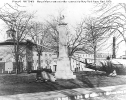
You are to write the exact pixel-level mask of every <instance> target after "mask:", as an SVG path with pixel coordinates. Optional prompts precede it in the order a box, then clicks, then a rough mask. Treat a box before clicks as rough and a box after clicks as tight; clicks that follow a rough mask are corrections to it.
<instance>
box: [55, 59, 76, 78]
mask: <svg viewBox="0 0 126 100" xmlns="http://www.w3.org/2000/svg"><path fill="white" fill-rule="evenodd" d="M55 76H56V78H57V79H75V78H76V76H75V75H73V72H72V71H71V69H70V61H69V58H67V57H64V58H60V59H58V61H57V70H56V73H55Z"/></svg>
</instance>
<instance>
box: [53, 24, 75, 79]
mask: <svg viewBox="0 0 126 100" xmlns="http://www.w3.org/2000/svg"><path fill="white" fill-rule="evenodd" d="M58 32H59V57H58V61H57V70H56V73H55V76H56V78H57V79H75V78H76V76H75V75H73V72H72V71H71V69H70V60H69V58H68V49H67V24H66V23H64V22H60V23H59V25H58Z"/></svg>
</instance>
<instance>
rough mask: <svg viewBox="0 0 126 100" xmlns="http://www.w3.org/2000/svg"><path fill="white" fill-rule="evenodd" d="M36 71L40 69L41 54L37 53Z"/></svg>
mask: <svg viewBox="0 0 126 100" xmlns="http://www.w3.org/2000/svg"><path fill="white" fill-rule="evenodd" d="M38 69H41V53H38Z"/></svg>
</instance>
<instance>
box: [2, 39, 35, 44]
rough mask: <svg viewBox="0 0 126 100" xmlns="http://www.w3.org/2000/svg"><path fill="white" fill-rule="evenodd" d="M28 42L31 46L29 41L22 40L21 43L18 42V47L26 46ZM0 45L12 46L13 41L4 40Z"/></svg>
mask: <svg viewBox="0 0 126 100" xmlns="http://www.w3.org/2000/svg"><path fill="white" fill-rule="evenodd" d="M28 42H30V43H31V44H33V43H32V42H31V41H29V40H23V41H21V42H19V45H26V44H27V43H28ZM0 45H14V40H13V39H8V40H6V41H4V42H0Z"/></svg>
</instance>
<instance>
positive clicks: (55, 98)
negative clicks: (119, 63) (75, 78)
mask: <svg viewBox="0 0 126 100" xmlns="http://www.w3.org/2000/svg"><path fill="white" fill-rule="evenodd" d="M123 93H126V85H118V86H108V87H98V88H77V89H66V90H61V91H50V92H39V93H25V94H16V95H6V96H0V100H84V99H89V98H93V97H98V96H104V95H115V94H123Z"/></svg>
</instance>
